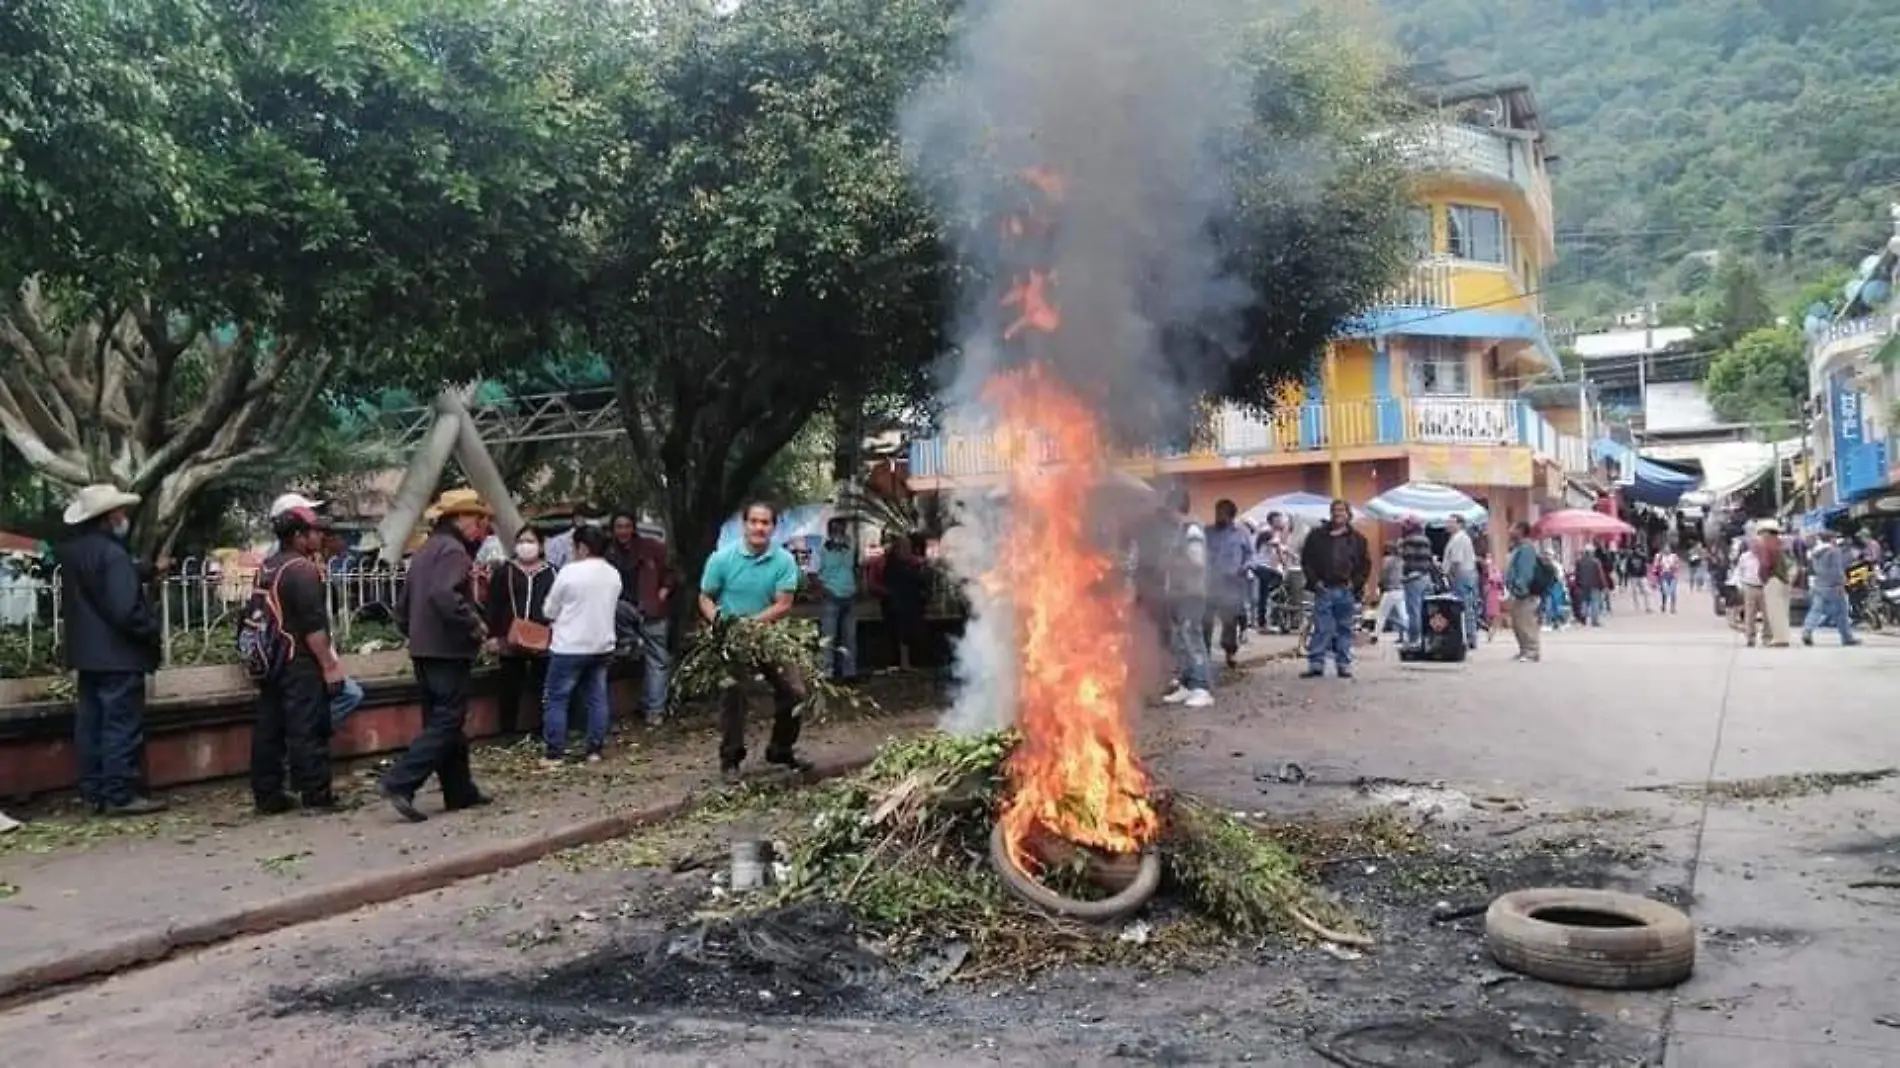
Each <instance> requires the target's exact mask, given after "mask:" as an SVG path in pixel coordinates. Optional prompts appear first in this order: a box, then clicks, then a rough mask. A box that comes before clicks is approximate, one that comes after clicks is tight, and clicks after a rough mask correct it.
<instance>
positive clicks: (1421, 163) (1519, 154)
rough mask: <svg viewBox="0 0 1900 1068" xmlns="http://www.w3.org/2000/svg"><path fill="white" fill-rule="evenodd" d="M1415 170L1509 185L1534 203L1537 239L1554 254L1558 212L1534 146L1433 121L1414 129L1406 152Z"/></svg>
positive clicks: (1499, 134)
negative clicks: (1555, 210)
mask: <svg viewBox="0 0 1900 1068" xmlns="http://www.w3.org/2000/svg"><path fill="white" fill-rule="evenodd" d="M1402 151H1403V154H1404V157H1405V161H1406V163H1407V164H1408V165H1410V166H1411V167H1412V168H1414V169H1416V170H1419V171H1423V172H1428V173H1441V174H1457V175H1462V176H1466V177H1472V178H1477V179H1479V180H1481V181H1485V182H1488V183H1493V184H1497V185H1504V186H1510V187H1512V188H1514V189H1516V190H1517V191H1518V192H1519V193H1521V194H1523V196H1524V198H1525V199H1526V200H1527V201H1529V202H1530V207H1531V214H1532V216H1533V217H1535V218H1536V220H1537V224H1538V230H1539V234H1538V239H1539V240H1540V241H1541V242H1542V243H1543V244H1544V245H1545V246H1546V248H1545V253H1546V254H1549V253H1550V252H1551V251H1553V247H1552V246H1554V239H1555V226H1556V218H1557V216H1556V213H1555V212H1554V211H1553V210H1552V208H1551V199H1550V175H1549V173H1548V172H1547V171H1545V169H1544V167H1543V165H1542V164H1541V163H1539V162H1538V161H1537V156H1536V147H1535V144H1534V143H1533V142H1532V141H1531V140H1529V139H1528V138H1521V137H1513V136H1511V135H1509V134H1508V133H1504V132H1501V131H1498V130H1483V129H1479V128H1477V127H1475V126H1464V125H1460V124H1458V123H1451V122H1428V123H1424V124H1422V125H1421V126H1419V127H1418V128H1417V129H1415V130H1413V131H1412V132H1411V133H1410V135H1409V136H1408V137H1407V138H1406V142H1405V145H1404V148H1403V150H1402Z"/></svg>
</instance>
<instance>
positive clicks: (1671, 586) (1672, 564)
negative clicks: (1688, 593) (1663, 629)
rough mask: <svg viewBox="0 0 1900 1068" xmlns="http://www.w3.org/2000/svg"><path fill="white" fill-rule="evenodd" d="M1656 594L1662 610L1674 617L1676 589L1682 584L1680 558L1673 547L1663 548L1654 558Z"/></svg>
mask: <svg viewBox="0 0 1900 1068" xmlns="http://www.w3.org/2000/svg"><path fill="white" fill-rule="evenodd" d="M1654 570H1655V572H1656V593H1657V595H1658V596H1659V597H1660V598H1661V600H1662V610H1663V611H1665V612H1667V613H1669V614H1670V615H1674V614H1675V612H1676V589H1677V587H1678V585H1679V584H1680V583H1681V582H1682V557H1681V556H1678V555H1677V554H1676V550H1675V548H1674V547H1673V546H1668V545H1665V546H1663V551H1662V552H1661V553H1658V554H1657V556H1656V564H1655V568H1654Z"/></svg>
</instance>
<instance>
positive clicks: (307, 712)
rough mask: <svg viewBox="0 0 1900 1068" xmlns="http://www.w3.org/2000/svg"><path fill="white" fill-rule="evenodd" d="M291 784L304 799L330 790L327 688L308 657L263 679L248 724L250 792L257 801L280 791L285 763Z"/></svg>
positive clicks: (311, 800) (269, 799)
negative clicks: (252, 718)
mask: <svg viewBox="0 0 1900 1068" xmlns="http://www.w3.org/2000/svg"><path fill="white" fill-rule="evenodd" d="M286 757H288V759H289V762H290V785H291V787H292V788H294V789H295V790H296V791H297V793H298V795H299V796H301V797H302V798H303V801H304V803H305V804H312V803H315V802H323V801H328V800H329V798H330V796H331V794H330V693H329V688H328V687H327V686H325V685H324V684H323V674H322V672H319V671H318V670H316V667H315V665H313V664H309V663H308V662H307V661H306V662H305V663H304V664H303V665H301V666H298V667H293V668H289V669H287V670H285V671H284V673H283V674H281V675H279V676H278V677H277V678H275V679H273V680H272V681H270V682H268V683H266V684H265V685H264V687H263V689H261V690H259V691H258V694H257V723H256V725H255V726H253V727H252V728H251V797H252V799H253V800H255V801H256V802H257V803H258V804H259V805H269V804H272V803H274V802H275V801H276V800H277V799H278V798H280V797H282V796H283V794H284V762H285V759H286Z"/></svg>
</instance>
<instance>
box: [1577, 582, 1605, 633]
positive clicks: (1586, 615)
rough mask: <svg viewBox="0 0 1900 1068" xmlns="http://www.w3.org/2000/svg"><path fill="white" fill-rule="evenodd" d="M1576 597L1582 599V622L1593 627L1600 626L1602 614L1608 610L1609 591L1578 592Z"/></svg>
mask: <svg viewBox="0 0 1900 1068" xmlns="http://www.w3.org/2000/svg"><path fill="white" fill-rule="evenodd" d="M1578 596H1580V597H1582V598H1583V621H1584V622H1585V623H1588V624H1590V625H1591V626H1593V627H1600V626H1602V625H1603V613H1605V612H1607V611H1609V610H1610V594H1609V591H1608V590H1580V591H1578Z"/></svg>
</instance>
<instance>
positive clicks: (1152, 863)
mask: <svg viewBox="0 0 1900 1068" xmlns="http://www.w3.org/2000/svg"><path fill="white" fill-rule="evenodd" d="M990 864H991V866H992V867H994V868H995V869H996V874H997V876H998V877H1000V878H1001V879H1002V880H1003V885H1004V886H1007V887H1008V888H1009V890H1010V892H1011V893H1013V894H1015V895H1016V896H1017V897H1019V898H1022V899H1023V900H1024V901H1026V902H1028V903H1029V904H1031V905H1034V906H1036V907H1037V908H1039V909H1041V910H1043V911H1044V912H1047V913H1049V914H1050V915H1052V916H1063V917H1067V918H1069V919H1074V920H1082V921H1083V922H1085V923H1114V922H1116V921H1117V920H1125V919H1127V918H1128V917H1130V916H1132V915H1134V914H1135V912H1136V911H1137V910H1139V909H1140V908H1141V907H1142V906H1143V905H1145V904H1147V903H1148V899H1149V898H1151V897H1153V896H1154V894H1155V891H1156V890H1157V889H1159V888H1160V886H1161V856H1160V854H1158V853H1156V852H1155V851H1154V850H1152V849H1150V850H1147V851H1146V852H1144V853H1142V854H1141V862H1140V866H1139V867H1138V868H1137V869H1136V870H1135V874H1134V877H1133V879H1132V880H1130V881H1129V883H1128V885H1127V886H1124V887H1123V888H1122V889H1121V890H1120V891H1118V892H1117V893H1115V894H1114V895H1113V896H1111V897H1107V898H1103V899H1102V900H1100V901H1078V900H1076V899H1075V898H1071V897H1064V896H1062V895H1061V894H1058V893H1056V892H1055V891H1054V890H1051V889H1049V888H1048V887H1046V886H1044V885H1042V883H1041V882H1039V881H1037V880H1036V878H1035V877H1034V876H1032V875H1030V874H1028V873H1026V872H1024V871H1023V870H1022V869H1020V868H1018V867H1016V862H1015V861H1014V860H1012V859H1011V858H1010V855H1009V837H1008V836H1007V835H1006V834H1004V833H1003V824H1002V821H1001V820H998V821H997V823H996V826H995V827H993V828H991V829H990Z"/></svg>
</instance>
